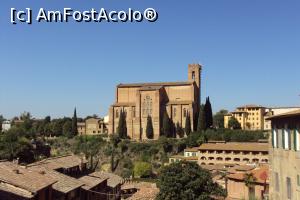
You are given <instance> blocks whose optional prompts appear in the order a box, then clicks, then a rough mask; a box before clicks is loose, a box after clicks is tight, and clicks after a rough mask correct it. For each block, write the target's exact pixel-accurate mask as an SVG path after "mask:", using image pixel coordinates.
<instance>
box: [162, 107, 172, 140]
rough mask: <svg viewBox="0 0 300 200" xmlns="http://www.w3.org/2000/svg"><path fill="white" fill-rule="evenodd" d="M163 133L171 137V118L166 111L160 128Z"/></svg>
mask: <svg viewBox="0 0 300 200" xmlns="http://www.w3.org/2000/svg"><path fill="white" fill-rule="evenodd" d="M162 129H163V130H162V132H163V135H164V136H166V137H171V136H172V126H171V120H170V118H169V116H168V113H167V111H165V113H164V117H163V128H162Z"/></svg>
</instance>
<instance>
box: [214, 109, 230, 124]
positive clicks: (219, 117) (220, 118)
mask: <svg viewBox="0 0 300 200" xmlns="http://www.w3.org/2000/svg"><path fill="white" fill-rule="evenodd" d="M226 114H228V110H220V111H219V112H217V113H216V114H215V115H214V126H215V127H216V128H224V116H225V115H226Z"/></svg>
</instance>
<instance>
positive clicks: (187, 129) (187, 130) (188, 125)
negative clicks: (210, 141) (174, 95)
mask: <svg viewBox="0 0 300 200" xmlns="http://www.w3.org/2000/svg"><path fill="white" fill-rule="evenodd" d="M184 130H185V134H186V135H187V136H189V135H190V133H191V131H192V130H191V117H190V113H189V112H187V114H186V118H185V128H184Z"/></svg>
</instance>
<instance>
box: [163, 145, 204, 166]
mask: <svg viewBox="0 0 300 200" xmlns="http://www.w3.org/2000/svg"><path fill="white" fill-rule="evenodd" d="M198 158H199V147H194V148H187V149H185V150H184V153H183V155H174V156H170V158H169V163H174V162H179V161H182V160H185V161H191V162H198Z"/></svg>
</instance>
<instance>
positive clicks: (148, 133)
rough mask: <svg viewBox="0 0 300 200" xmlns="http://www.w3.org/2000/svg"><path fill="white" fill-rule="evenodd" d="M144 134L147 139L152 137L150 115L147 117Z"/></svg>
mask: <svg viewBox="0 0 300 200" xmlns="http://www.w3.org/2000/svg"><path fill="white" fill-rule="evenodd" d="M146 136H147V138H148V139H153V136H154V135H153V125H152V118H151V116H150V115H148V117H147V127H146Z"/></svg>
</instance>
